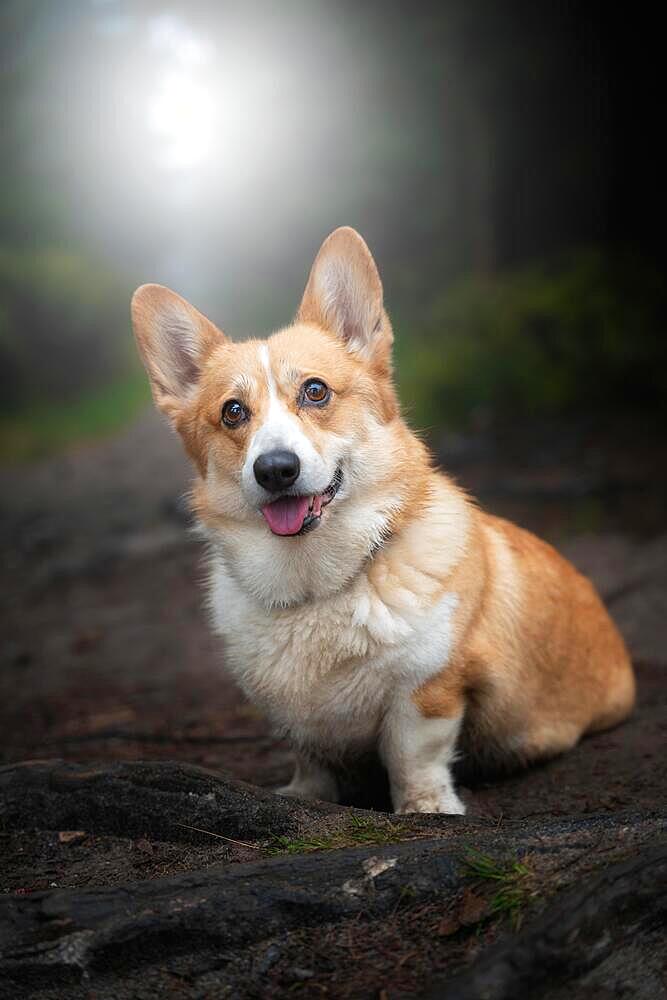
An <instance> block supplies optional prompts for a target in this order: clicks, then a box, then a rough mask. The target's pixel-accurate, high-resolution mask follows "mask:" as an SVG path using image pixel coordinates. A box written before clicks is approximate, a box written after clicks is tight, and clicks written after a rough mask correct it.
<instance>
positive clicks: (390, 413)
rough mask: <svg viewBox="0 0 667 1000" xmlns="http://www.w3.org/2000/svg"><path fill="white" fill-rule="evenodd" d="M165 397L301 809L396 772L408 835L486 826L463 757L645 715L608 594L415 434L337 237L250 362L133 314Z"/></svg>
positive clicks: (140, 298) (220, 627) (223, 599)
mask: <svg viewBox="0 0 667 1000" xmlns="http://www.w3.org/2000/svg"><path fill="white" fill-rule="evenodd" d="M132 317H133V326H134V331H135V334H136V338H137V341H138V345H139V350H140V353H141V356H142V358H143V361H144V364H145V366H146V369H147V372H148V375H149V378H150V382H151V387H152V392H153V397H154V399H155V403H156V404H157V406H158V407H159V409H160V410H161V411H162V412H163V413H165V414H166V415H167V417H168V418H169V420H170V422H171V424H172V425H173V427H174V428H175V429H176V430H177V431H178V433H179V434H180V436H181V438H182V440H183V444H184V445H185V448H186V451H187V453H188V455H189V456H190V458H191V459H192V461H193V463H194V466H195V469H196V472H197V477H196V481H195V485H194V490H193V494H192V502H193V507H194V513H195V515H196V518H197V520H198V522H199V524H200V525H201V527H202V529H203V531H204V533H205V535H206V537H207V539H208V542H209V548H210V574H209V581H210V582H209V591H210V593H209V600H210V608H211V612H212V618H213V622H214V625H215V629H216V630H217V632H218V633H219V634H220V635H221V636H223V637H224V646H225V658H226V659H225V662H226V666H227V667H228V669H230V670H231V671H232V673H233V675H234V677H235V678H236V679H237V681H238V682H239V684H240V686H241V687H242V689H243V690H244V691H245V692H246V694H247V695H248V697H249V698H250V699H251V700H252V701H253V702H254V703H255V704H257V705H258V706H260V707H261V709H262V710H263V711H264V712H265V713H266V714H267V715H268V716H269V718H270V719H271V721H272V722H273V724H274V726H275V727H276V729H277V730H278V731H279V732H280V733H282V734H285V735H287V736H288V737H289V739H290V740H291V742H292V744H293V746H294V748H295V751H296V755H297V762H296V769H295V773H294V777H293V779H292V781H291V783H290V784H289V785H288V786H286V787H285V788H284V789H281V791H282V792H283V793H285V794H288V795H294V796H302V797H306V798H319V799H326V800H331V801H337V800H338V798H339V795H340V792H339V784H338V781H337V767H339V766H340V765H341V762H344V761H349V760H354V759H355V758H357V759H358V758H360V757H361V756H363V755H364V754H366V753H368V752H374V753H377V754H379V757H380V760H381V761H382V763H383V764H384V766H385V768H386V770H387V774H388V777H389V784H390V791H391V797H392V802H393V808H394V810H395V811H396V812H398V813H411V812H427V813H452V814H454V813H463V812H464V811H465V809H464V805H463V803H462V802H461V800H460V798H459V796H458V795H457V792H456V789H455V787H454V783H453V779H452V770H451V768H452V762H453V761H454V760H455V758H456V757H457V756H458V755H459V754H463V755H468V756H470V757H471V758H472V759H473V760H477V761H480V762H485V761H486V762H491V763H493V762H495V763H501V764H526V763H529V762H531V761H536V760H538V759H541V758H546V757H551V756H553V755H555V754H559V753H561V752H562V751H565V750H568V749H569V748H570V747H573V746H574V745H575V743H576V742H577V741H578V740H579V739H580V737H581V736H582V735H583V734H584V733H589V732H595V731H597V730H600V729H605V728H607V727H610V726H613V725H615V724H616V723H618V722H620V721H621V720H622V719H623V718H624V717H625V716H626V715H627V714H628V713H629V712H630V711H631V709H632V706H633V702H634V696H635V682H634V676H633V671H632V666H631V664H630V660H629V657H628V653H627V651H626V648H625V646H624V644H623V640H622V639H621V637H620V635H619V633H618V631H617V630H616V627H615V626H614V624H613V623H612V621H611V619H610V618H609V615H608V614H607V612H606V610H605V608H604V607H603V605H602V602H601V600H600V598H599V597H598V595H597V594H596V592H595V590H594V588H593V586H592V585H591V583H590V582H589V581H588V580H587V579H586V578H585V577H583V576H581V575H580V574H579V573H578V572H577V571H576V570H575V569H574V567H573V566H571V565H570V564H569V563H568V562H566V560H565V559H563V558H562V557H561V556H560V555H559V554H558V553H557V552H556V551H555V550H554V549H553V548H551V546H550V545H547V544H546V543H545V542H542V541H540V540H539V539H538V538H536V537H535V536H534V535H532V534H530V533H528V532H527V531H524V530H522V529H521V528H518V527H515V526H514V525H513V524H510V523H509V522H507V521H504V520H501V519H500V518H497V517H493V516H491V515H490V514H486V513H483V512H482V511H481V510H479V509H478V508H477V506H476V505H475V504H474V503H473V502H471V500H470V499H469V498H468V496H467V495H466V494H465V492H464V491H463V490H462V489H460V488H459V487H458V486H456V485H455V484H454V483H453V482H452V480H451V479H449V478H448V477H447V475H445V474H443V473H442V472H440V471H437V470H436V469H435V468H434V466H433V462H432V460H431V458H430V456H429V454H428V452H427V449H426V447H425V446H424V444H423V443H422V442H421V441H420V440H419V438H418V437H416V436H415V434H414V433H413V432H412V431H411V430H410V429H409V428H408V426H407V425H406V423H405V422H404V421H403V419H402V418H401V414H400V409H399V404H398V400H397V397H396V392H395V389H394V385H393V381H392V361H391V347H392V339H393V337H392V329H391V325H390V322H389V318H388V316H387V313H386V312H385V310H384V307H383V292H382V285H381V282H380V277H379V275H378V271H377V267H376V265H375V262H374V260H373V258H372V256H371V254H370V251H369V250H368V247H367V246H366V244H365V243H364V241H363V239H362V238H361V236H359V234H358V233H357V232H355V231H354V230H353V229H348V228H342V229H337V230H336V231H335V232H334V233H332V234H331V235H330V236H329V237H328V238H327V239H326V240H325V242H324V243H323V245H322V247H321V249H320V251H319V253H318V254H317V257H316V259H315V262H314V264H313V267H312V270H311V272H310V276H309V278H308V282H307V284H306V289H305V292H304V295H303V299H302V301H301V305H300V306H299V310H298V312H297V315H296V319H295V321H294V322H293V323H292V324H291V325H290V326H287V327H286V328H285V329H282V330H279V331H278V332H277V333H274V334H273V335H272V336H270V337H269V338H268V339H266V340H246V341H244V342H239V343H234V342H232V341H231V340H229V339H228V338H227V337H226V336H225V335H224V334H223V333H222V332H221V331H220V330H218V329H217V328H216V327H215V326H214V325H213V324H212V323H211V322H210V321H209V320H208V319H206V318H205V317H204V316H203V315H202V314H201V313H199V312H198V311H197V310H196V309H194V308H193V307H192V306H191V305H189V304H188V303H187V302H186V301H185V300H184V299H182V298H180V297H179V296H178V295H176V294H175V293H174V292H172V291H170V290H168V289H167V288H164V287H161V286H159V285H144V286H142V287H141V288H139V289H138V290H137V292H136V293H135V295H134V298H133V301H132Z"/></svg>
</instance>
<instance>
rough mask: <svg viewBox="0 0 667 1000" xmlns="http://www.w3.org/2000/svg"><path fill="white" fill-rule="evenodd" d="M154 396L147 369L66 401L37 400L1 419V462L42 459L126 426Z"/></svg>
mask: <svg viewBox="0 0 667 1000" xmlns="http://www.w3.org/2000/svg"><path fill="white" fill-rule="evenodd" d="M149 399H150V390H149V388H148V380H147V379H146V377H145V375H144V374H143V372H141V373H136V374H131V375H129V376H127V377H125V378H121V379H118V380H116V381H114V382H112V383H110V384H109V385H107V386H104V387H103V388H101V389H96V390H94V391H92V392H85V393H83V394H82V395H80V396H78V397H77V398H76V399H73V400H70V401H68V402H62V403H57V402H56V403H47V402H44V401H41V402H37V403H35V404H34V405H33V406H25V407H23V408H22V409H21V410H20V411H19V412H18V413H13V414H9V415H5V416H3V418H2V419H1V420H0V461H3V462H17V461H23V460H26V459H31V458H38V457H39V456H40V455H46V454H48V453H50V452H53V451H58V450H60V449H61V448H63V447H65V446H66V445H69V444H72V443H73V442H75V441H80V440H85V439H86V438H92V437H97V436H99V435H100V434H108V433H111V432H112V431H114V430H117V429H118V428H119V427H122V426H123V424H125V423H126V422H127V421H128V420H130V419H131V418H132V417H133V416H134V415H135V414H136V413H137V412H138V411H139V410H140V409H141V407H143V406H145V405H146V404H147V402H148V400H149Z"/></svg>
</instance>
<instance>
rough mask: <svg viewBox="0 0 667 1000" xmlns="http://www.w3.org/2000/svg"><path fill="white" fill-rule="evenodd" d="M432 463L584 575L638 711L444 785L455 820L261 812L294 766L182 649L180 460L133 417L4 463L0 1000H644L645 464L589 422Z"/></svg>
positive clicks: (660, 757)
mask: <svg viewBox="0 0 667 1000" xmlns="http://www.w3.org/2000/svg"><path fill="white" fill-rule="evenodd" d="M436 444H437V447H438V450H439V453H440V456H441V459H442V461H443V464H444V465H445V466H446V467H447V468H448V469H450V470H452V471H453V472H454V474H455V475H456V476H457V477H458V479H459V480H460V481H461V482H462V483H463V484H464V485H466V486H467V487H468V488H470V489H471V490H472V491H473V492H474V493H475V494H476V495H477V496H479V497H480V499H481V501H482V503H483V504H484V505H485V506H486V507H487V508H488V509H491V510H493V511H494V512H496V513H501V514H505V515H507V516H511V517H513V518H514V519H516V520H517V521H519V523H522V524H524V525H525V526H527V527H529V528H532V529H534V530H537V531H539V532H540V533H542V534H544V535H545V536H547V537H548V538H549V539H550V540H552V541H554V542H555V543H556V544H558V546H559V547H560V548H561V550H562V551H564V552H565V553H566V554H567V555H568V556H570V558H572V559H573V560H574V562H575V563H577V564H578V565H579V566H580V568H582V569H583V570H585V571H586V572H588V573H589V574H590V575H591V576H592V577H593V578H594V580H595V581H596V583H597V584H598V586H599V588H600V590H601V592H602V594H603V596H604V597H605V599H606V600H607V602H608V604H609V606H610V609H611V612H612V614H613V615H614V617H615V618H616V620H617V621H618V623H619V625H620V626H621V628H622V630H623V632H624V634H625V636H626V639H627V641H628V644H629V646H630V648H631V650H632V653H633V656H634V659H635V662H636V664H637V672H638V677H639V695H640V697H639V706H638V710H637V712H636V713H635V715H634V717H633V718H632V719H631V720H630V721H629V722H628V723H626V724H625V725H624V726H622V727H620V728H619V729H617V730H614V731H612V732H609V733H603V734H599V735H597V736H594V737H592V738H590V739H587V740H585V741H584V742H583V743H582V744H581V745H580V746H579V747H578V748H577V749H575V750H574V751H573V752H572V753H570V754H569V755H567V756H565V757H563V758H561V759H559V760H556V761H553V762H551V763H550V764H548V765H545V766H543V767H540V768H534V769H533V770H531V771H528V772H526V773H524V774H520V775H517V776H514V777H511V778H508V779H506V780H504V781H496V782H486V783H482V784H479V785H478V786H476V787H474V788H467V789H464V792H463V794H464V797H466V799H467V800H468V803H469V814H468V816H467V817H466V818H465V820H463V821H461V820H459V819H454V818H445V817H437V818H435V817H433V818H423V819H401V821H400V822H398V821H397V820H396V819H392V818H391V817H388V816H386V815H385V814H384V813H382V812H373V811H361V810H357V811H349V810H347V811H346V810H339V809H328V808H326V807H324V806H316V807H308V808H306V807H304V806H301V805H299V804H298V803H292V802H287V801H285V800H280V799H277V798H276V797H275V796H273V795H272V794H271V793H270V792H265V791H263V790H262V789H263V788H265V789H270V788H271V787H272V786H275V785H277V784H279V783H281V782H283V781H285V780H286V779H287V777H288V775H289V770H290V754H289V751H288V748H287V747H286V746H285V745H283V744H281V743H280V742H278V741H276V740H275V739H274V738H273V737H272V736H271V734H270V732H269V731H268V729H267V726H266V724H265V722H264V720H263V719H262V718H261V717H260V716H259V715H258V714H257V713H256V712H255V710H254V709H253V708H252V707H251V706H249V705H248V704H247V703H246V702H245V701H244V699H243V698H242V696H241V695H240V694H239V692H238V691H237V690H236V689H235V687H234V686H233V685H232V683H231V682H230V680H229V679H228V678H227V677H226V676H225V673H224V669H223V667H222V655H221V651H220V649H219V647H218V645H217V642H216V641H215V640H214V639H213V638H212V637H211V635H210V633H209V631H208V629H207V626H206V621H205V617H204V614H203V611H202V602H201V588H200V582H201V579H202V576H203V573H204V568H203V564H202V560H201V551H200V548H199V545H198V542H197V540H196V538H195V537H194V536H193V535H192V533H191V532H189V530H188V519H187V511H186V506H185V504H184V503H183V502H182V500H181V499H180V497H181V495H182V493H183V491H184V490H185V489H186V487H187V482H188V470H187V468H186V465H185V461H184V460H183V458H182V456H181V451H180V448H179V446H178V442H177V441H176V440H174V439H173V438H172V437H171V435H170V434H169V432H168V431H167V430H166V429H165V428H164V427H163V426H162V425H161V424H160V423H159V422H158V420H157V418H156V417H154V416H153V415H152V414H147V415H146V416H145V417H143V418H142V419H141V420H140V421H139V422H138V423H137V424H136V425H135V426H133V427H132V428H130V429H128V430H127V431H125V432H124V433H123V434H121V435H119V436H117V437H116V438H114V439H110V440H108V441H105V442H101V443H96V444H91V445H87V446H81V447H80V448H78V449H77V450H75V451H72V452H71V453H68V454H67V455H63V456H59V457H55V458H52V459H48V460H45V461H42V462H40V463H39V464H36V465H33V466H24V467H20V468H15V469H8V470H5V471H4V472H3V473H2V474H1V476H0V487H1V492H0V513H1V514H2V522H1V527H0V532H1V537H2V543H3V554H4V558H3V566H2V572H1V576H0V599H1V600H2V604H3V607H4V611H3V623H4V624H3V643H2V651H1V656H2V665H1V671H0V760H2V761H3V762H4V763H5V767H4V768H2V769H0V856H1V857H2V859H3V861H2V864H1V865H0V893H2V894H4V895H0V996H5V995H6V996H7V997H18V996H21V995H24V994H25V995H31V996H35V997H39V998H42V997H43V998H45V1000H46V998H47V997H48V998H56V997H58V998H60V997H68V998H69V997H76V998H78V997H86V998H92V997H95V998H104V997H114V998H115V997H119V998H123V997H127V998H135V997H136V998H140V997H152V996H156V995H165V996H174V997H183V998H194V997H201V998H204V997H206V998H208V997H211V998H217V997H258V998H259V997H261V998H263V997H287V996H299V997H301V996H302V997H341V998H343V997H354V998H356V997H360V998H362V997H368V998H377V1000H397V998H402V997H405V998H407V997H415V996H423V995H432V996H434V997H435V996H447V997H449V996H451V997H454V996H456V997H464V996H466V997H467V996H470V997H473V996H475V997H477V996H488V997H501V996H502V997H505V996H507V997H510V996H544V997H545V998H547V1000H561V997H562V996H563V997H564V995H565V991H566V990H567V992H568V994H569V996H573V995H574V996H581V997H599V998H600V1000H602V998H605V1000H606V998H611V997H612V996H626V995H627V996H633V997H634V996H639V997H646V998H649V997H650V998H654V997H659V996H661V995H667V978H666V977H667V966H666V965H665V959H664V955H665V951H666V949H665V939H664V934H663V931H662V929H661V928H662V921H663V920H664V916H665V912H664V907H665V903H664V900H665V897H667V893H666V892H665V888H666V887H665V884H664V879H665V869H666V861H665V846H664V845H665V842H664V817H665V808H666V806H667V776H666V774H665V769H664V767H662V766H661V765H662V763H663V761H664V758H665V743H666V740H665V737H666V734H667V715H666V713H665V701H666V696H665V681H664V678H665V676H666V675H665V673H664V670H665V667H666V666H667V654H666V652H665V650H666V649H667V534H665V533H664V523H663V519H664V512H665V507H666V504H665V501H666V500H667V461H665V458H666V457H667V456H666V455H665V448H664V444H662V442H661V441H660V438H659V435H658V433H657V431H652V430H651V429H650V428H648V429H646V428H637V427H636V426H632V427H629V426H627V425H625V426H619V427H609V426H603V425H599V424H593V423H590V424H588V425H579V426H577V427H574V428H569V429H568V430H564V429H563V428H562V427H554V428H548V427H546V428H545V427H541V428H539V429H534V430H531V431H528V432H527V431H522V432H521V433H517V432H516V431H514V432H513V433H512V434H507V435H497V434H496V435H495V436H491V435H490V434H489V433H488V432H487V433H484V434H480V435H477V436H475V437H474V438H465V437H461V436H455V435H451V434H450V435H442V436H441V437H440V438H439V440H437V441H436ZM26 761H31V762H34V761H40V763H30V764H26V763H25V762H26ZM55 761H61V762H62V763H59V764H58V763H54V762H55ZM91 762H94V764H93V763H91ZM138 762H144V763H138ZM202 769H204V770H202ZM239 782H241V783H239ZM243 783H247V784H243ZM375 804H376V805H382V791H381V789H379V791H378V794H377V797H376V802H375ZM193 827H197V828H198V830H195V829H193ZM476 852H477V853H476ZM480 852H481V853H480ZM3 976H4V978H3ZM3 983H4V984H5V985H3ZM3 991H4V992H3Z"/></svg>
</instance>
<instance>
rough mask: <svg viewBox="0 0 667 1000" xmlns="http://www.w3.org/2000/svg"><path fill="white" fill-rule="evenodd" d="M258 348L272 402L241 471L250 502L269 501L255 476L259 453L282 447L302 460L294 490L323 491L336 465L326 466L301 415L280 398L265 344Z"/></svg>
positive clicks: (315, 492)
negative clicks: (305, 429)
mask: <svg viewBox="0 0 667 1000" xmlns="http://www.w3.org/2000/svg"><path fill="white" fill-rule="evenodd" d="M258 352H259V359H260V361H261V364H262V367H263V368H264V371H265V372H266V391H267V395H268V400H269V405H268V408H267V410H266V416H265V418H264V423H263V424H262V425H261V427H259V428H258V430H257V431H256V432H255V434H254V436H253V438H252V439H251V441H250V444H249V446H248V452H247V454H246V459H245V462H244V463H243V471H242V473H241V482H242V485H243V490H244V492H245V494H246V496H247V497H248V499H249V500H250V502H252V503H254V504H256V505H259V504H261V503H266V499H267V495H268V494H267V492H266V490H265V489H263V488H262V487H261V486H260V485H259V483H258V482H257V480H256V479H255V472H254V468H253V466H254V464H255V462H256V460H257V459H258V458H259V456H260V455H263V454H265V453H266V452H267V451H274V450H276V449H279V450H281V451H292V452H294V453H295V454H296V455H297V456H298V459H299V462H300V464H301V473H300V475H299V478H298V479H297V481H296V483H295V484H294V490H295V492H297V493H299V494H301V495H303V496H306V495H310V494H317V493H322V492H324V490H325V489H326V488H327V486H328V485H329V483H330V482H331V479H332V478H333V474H334V472H335V469H331V470H329V469H328V468H327V465H326V463H325V461H324V459H323V458H322V457H321V455H320V454H319V453H318V451H317V449H316V448H315V446H314V445H313V443H312V441H311V440H310V438H309V437H308V435H307V434H305V433H304V431H303V428H302V426H301V422H300V421H299V418H298V417H296V416H295V415H294V414H293V413H291V412H290V410H289V409H288V408H287V407H286V406H285V404H284V403H283V402H281V400H280V399H279V397H278V390H277V387H276V381H275V378H274V376H273V372H272V371H271V360H270V358H269V349H268V347H267V346H266V344H261V345H260V346H259V348H258Z"/></svg>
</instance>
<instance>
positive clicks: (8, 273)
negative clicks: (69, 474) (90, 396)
mask: <svg viewBox="0 0 667 1000" xmlns="http://www.w3.org/2000/svg"><path fill="white" fill-rule="evenodd" d="M128 299H129V295H128V289H127V288H125V287H124V285H123V283H122V282H121V281H119V279H118V278H117V276H116V275H114V274H110V273H109V272H108V271H107V270H106V269H104V268H102V267H100V266H98V265H96V264H95V262H94V261H93V260H92V259H91V258H90V257H86V256H83V255H80V254H77V253H73V252H70V251H68V250H65V249H62V248H61V247H46V248H43V249H38V250H31V249H17V248H16V247H12V248H3V247H0V413H5V414H7V413H11V412H15V411H16V410H17V409H18V407H19V406H20V407H21V409H22V411H23V412H27V411H28V410H32V409H33V408H34V407H35V406H38V407H39V406H42V405H43V404H46V403H49V402H51V403H53V402H55V403H58V404H62V403H63V402H66V401H68V400H73V399H76V398H78V397H79V396H80V395H81V393H82V392H85V393H90V392H92V391H93V390H95V389H102V388H103V387H107V386H109V385H110V384H111V383H113V382H115V381H116V380H117V379H118V378H120V377H121V376H126V375H127V373H128V371H129V369H130V366H131V361H130V358H131V354H130V346H131V345H130V338H129V336H124V334H125V332H126V331H127V330H128V329H129V323H128Z"/></svg>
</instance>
